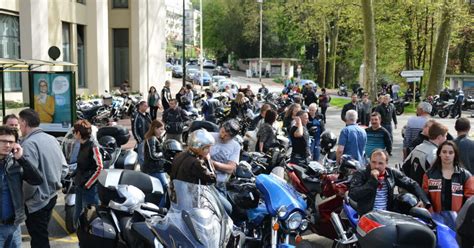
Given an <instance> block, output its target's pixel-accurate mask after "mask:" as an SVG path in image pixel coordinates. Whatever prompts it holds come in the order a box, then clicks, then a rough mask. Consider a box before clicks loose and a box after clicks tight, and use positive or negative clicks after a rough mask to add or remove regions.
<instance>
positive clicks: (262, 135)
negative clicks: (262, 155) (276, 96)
mask: <svg viewBox="0 0 474 248" xmlns="http://www.w3.org/2000/svg"><path fill="white" fill-rule="evenodd" d="M276 116H277V114H276V112H275V111H274V110H272V109H269V110H267V111H266V112H265V117H264V120H265V121H264V123H263V124H262V125H261V126H260V128H259V129H258V132H257V140H258V151H260V152H267V151H268V149H270V148H271V147H273V146H274V145H275V143H276V142H277V141H276V134H275V129H274V128H273V123H274V122H275V120H276Z"/></svg>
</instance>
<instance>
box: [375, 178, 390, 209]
mask: <svg viewBox="0 0 474 248" xmlns="http://www.w3.org/2000/svg"><path fill="white" fill-rule="evenodd" d="M387 201H388V186H387V182H385V180H384V179H382V180H379V186H378V187H377V192H376V193H375V201H374V210H375V209H379V210H387Z"/></svg>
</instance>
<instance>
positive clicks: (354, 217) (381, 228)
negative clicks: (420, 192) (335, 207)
mask: <svg viewBox="0 0 474 248" xmlns="http://www.w3.org/2000/svg"><path fill="white" fill-rule="evenodd" d="M413 197H414V196H413ZM415 199H416V197H415ZM415 204H416V203H415ZM356 208H357V203H356V202H354V201H353V200H351V199H350V198H349V197H346V198H345V199H344V202H343V210H342V211H341V213H340V216H339V215H337V214H336V213H335V212H333V213H331V222H332V223H333V225H334V228H335V230H336V232H337V234H338V238H337V239H336V240H335V241H334V244H333V247H393V246H394V245H395V246H409V247H417V246H418V247H440V248H441V247H453V248H456V247H458V246H457V242H456V234H455V232H454V231H453V230H451V229H450V228H449V227H447V226H446V225H444V224H443V223H440V222H438V221H436V220H434V219H433V218H432V217H431V215H430V213H429V212H428V210H426V209H424V208H418V207H416V206H415V205H413V204H412V205H410V206H409V207H404V210H405V211H402V212H403V213H396V212H390V211H385V210H373V211H371V212H369V213H367V214H365V215H363V216H361V217H360V218H359V216H358V214H357V212H356V210H355V209H356ZM398 210H400V209H398ZM341 219H342V220H345V223H347V226H349V227H348V228H344V224H343V222H341ZM408 234H410V235H408ZM414 234H416V235H414Z"/></svg>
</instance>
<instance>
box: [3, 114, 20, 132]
mask: <svg viewBox="0 0 474 248" xmlns="http://www.w3.org/2000/svg"><path fill="white" fill-rule="evenodd" d="M3 125H5V126H7V127H11V128H13V129H15V130H16V131H17V132H18V137H20V136H21V132H20V123H19V120H18V116H16V115H15V114H9V115H5V117H3Z"/></svg>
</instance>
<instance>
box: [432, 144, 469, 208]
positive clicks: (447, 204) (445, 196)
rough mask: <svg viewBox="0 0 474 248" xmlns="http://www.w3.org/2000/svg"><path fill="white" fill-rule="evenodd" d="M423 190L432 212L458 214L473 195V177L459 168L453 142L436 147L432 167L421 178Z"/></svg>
mask: <svg viewBox="0 0 474 248" xmlns="http://www.w3.org/2000/svg"><path fill="white" fill-rule="evenodd" d="M423 189H424V190H425V192H426V193H427V194H428V197H429V198H430V201H431V204H432V209H430V210H431V211H433V212H441V211H456V212H459V210H460V209H461V207H462V205H463V204H464V202H465V201H466V200H467V199H468V198H469V197H470V196H472V195H474V177H472V175H471V173H469V171H467V170H466V169H464V168H463V167H462V166H461V164H460V161H459V153H458V148H457V147H456V144H455V143H454V142H453V141H450V140H448V141H445V142H443V143H442V144H441V145H440V146H439V147H438V150H437V152H436V160H435V162H434V164H433V166H432V167H431V169H430V170H428V171H427V172H426V174H425V175H424V176H423Z"/></svg>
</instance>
